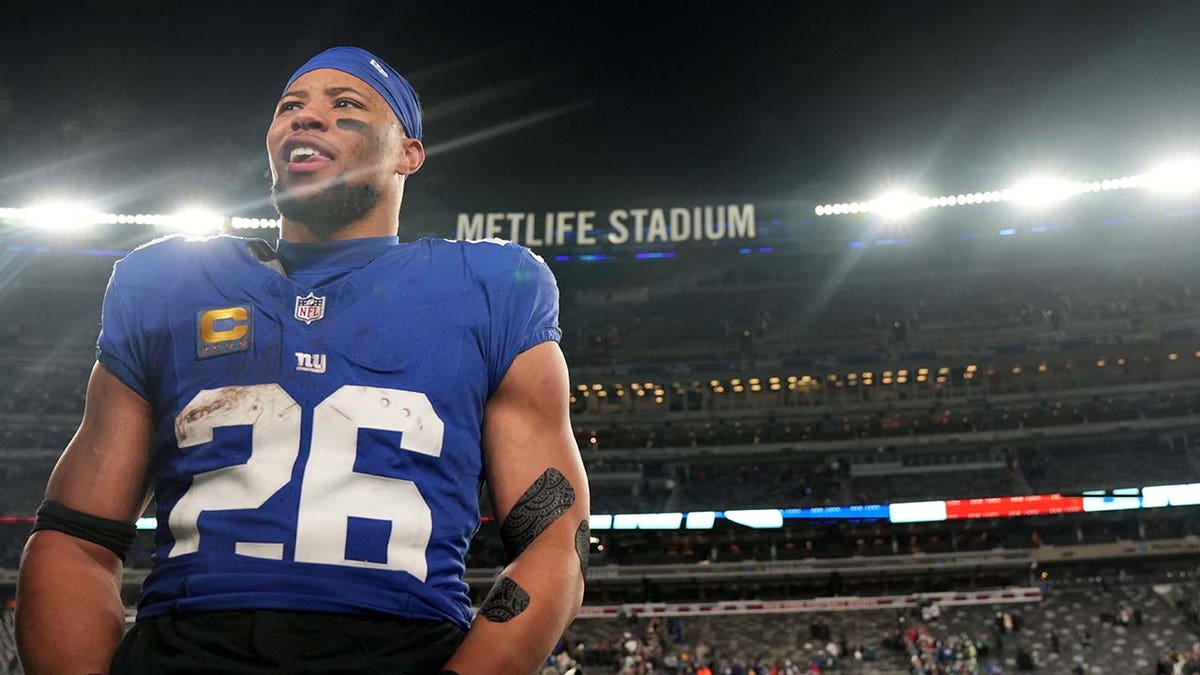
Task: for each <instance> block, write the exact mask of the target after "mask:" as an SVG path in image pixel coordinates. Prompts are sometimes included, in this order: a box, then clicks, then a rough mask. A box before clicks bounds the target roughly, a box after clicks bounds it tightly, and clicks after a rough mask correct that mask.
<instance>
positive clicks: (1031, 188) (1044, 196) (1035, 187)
mask: <svg viewBox="0 0 1200 675" xmlns="http://www.w3.org/2000/svg"><path fill="white" fill-rule="evenodd" d="M1080 191H1081V189H1080V186H1079V184H1078V183H1072V182H1071V181H1068V180H1063V179H1061V178H1052V177H1049V176H1037V177H1034V178H1028V179H1025V180H1022V181H1019V182H1018V183H1017V184H1016V185H1014V186H1013V187H1012V188H1010V189H1009V190H1008V193H1009V195H1008V197H1009V199H1011V200H1012V201H1014V202H1016V203H1017V204H1020V205H1022V206H1030V207H1034V208H1037V207H1041V206H1049V205H1051V204H1056V203H1058V202H1061V201H1063V200H1065V199H1067V198H1069V197H1071V196H1073V195H1076V194H1079V192H1080Z"/></svg>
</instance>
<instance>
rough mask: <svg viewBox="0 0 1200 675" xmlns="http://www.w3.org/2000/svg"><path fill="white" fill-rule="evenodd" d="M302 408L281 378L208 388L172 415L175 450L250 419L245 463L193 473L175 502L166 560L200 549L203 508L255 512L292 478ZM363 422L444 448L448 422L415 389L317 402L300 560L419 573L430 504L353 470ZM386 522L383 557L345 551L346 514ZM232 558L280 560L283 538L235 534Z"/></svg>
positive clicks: (428, 450)
mask: <svg viewBox="0 0 1200 675" xmlns="http://www.w3.org/2000/svg"><path fill="white" fill-rule="evenodd" d="M301 415H302V411H301V408H300V405H299V404H298V403H296V401H295V399H293V398H292V397H291V396H289V395H288V393H287V392H286V391H284V390H283V388H282V387H280V386H279V385H277V384H257V385H251V386H241V387H221V388H219V389H206V390H204V391H201V392H200V393H198V394H196V396H195V397H194V398H193V399H192V400H191V401H190V402H189V403H188V404H187V405H186V406H184V408H183V410H181V411H179V415H178V416H177V417H176V418H175V438H176V441H178V444H179V447H180V449H181V450H183V449H186V448H191V447H195V446H197V445H202V444H204V443H210V442H212V440H213V429H216V428H218V427H229V426H239V425H249V426H250V429H251V451H250V458H249V459H248V460H247V461H246V463H244V464H236V465H233V466H226V467H222V468H220V469H215V470H212V471H205V472H203V473H198V474H196V476H195V477H194V479H193V481H192V485H191V487H190V488H188V490H187V492H185V493H184V495H183V497H182V498H180V500H179V502H178V503H177V504H175V507H174V508H172V509H171V517H170V519H169V521H168V525H169V527H170V529H171V534H172V535H173V536H174V538H175V545H174V546H172V547H171V551H170V553H169V554H168V557H171V558H174V557H175V556H180V555H184V554H187V553H194V552H195V551H197V550H199V548H200V530H199V519H200V514H201V513H203V512H204V511H219V510H229V509H256V508H259V507H261V506H262V505H263V503H264V502H266V501H267V499H269V498H270V497H271V495H273V494H275V493H276V492H278V491H279V490H280V489H281V488H283V486H285V485H286V484H287V483H288V481H290V480H291V479H292V470H293V468H294V467H295V464H296V460H297V458H298V457H299V456H300V422H301ZM360 428H367V429H381V430H384V431H398V432H400V433H401V437H400V438H401V441H400V447H401V449H403V450H408V451H411V452H417V453H421V454H423V455H428V456H430V457H439V456H441V454H442V436H443V433H444V429H445V427H444V425H443V423H442V420H441V418H439V417H438V416H437V413H436V412H435V411H434V409H433V406H432V404H430V402H429V398H428V397H426V396H425V394H422V393H420V392H415V391H404V390H401V389H384V388H379V387H362V386H355V385H346V386H343V387H341V388H340V389H338V390H337V391H335V392H333V393H332V394H330V395H329V396H328V397H327V398H326V399H325V400H323V401H321V402H320V403H319V404H318V405H317V406H316V407H315V408H314V409H313V423H312V443H311V444H310V445H311V448H310V450H309V455H308V461H307V462H306V465H305V466H304V469H303V471H302V473H301V474H300V481H301V483H300V506H299V512H298V514H297V518H296V550H295V559H296V561H297V562H306V563H322V564H327V565H348V566H352V567H366V568H373V569H386V570H403V571H405V572H408V573H410V574H412V575H413V576H414V577H416V578H417V579H420V580H421V581H424V580H425V575H426V571H427V570H426V563H425V549H426V547H427V546H428V545H429V537H430V535H431V534H432V532H433V519H432V516H431V514H430V511H429V505H428V504H427V503H426V502H425V499H424V498H423V497H422V496H421V493H420V491H419V490H418V489H417V486H416V484H415V483H413V482H412V481H409V480H404V479H402V478H388V477H385V476H376V475H373V474H367V473H361V472H357V471H355V470H354V462H355V459H356V457H357V456H358V430H359V429H360ZM350 517H359V518H372V519H376V520H383V521H390V522H391V533H390V535H389V538H388V542H387V559H386V562H371V561H366V560H353V559H348V558H347V557H346V537H347V533H348V531H349V518H350ZM235 552H236V553H237V554H238V555H245V556H252V557H257V558H269V559H273V560H282V559H283V543H282V542H257V541H238V542H236V544H235Z"/></svg>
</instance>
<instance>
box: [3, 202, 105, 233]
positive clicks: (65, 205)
mask: <svg viewBox="0 0 1200 675" xmlns="http://www.w3.org/2000/svg"><path fill="white" fill-rule="evenodd" d="M18 214H19V215H18V219H19V220H20V221H21V222H23V223H25V224H26V225H29V226H31V227H36V228H39V229H43V230H51V231H57V232H77V231H79V230H84V229H87V228H89V227H91V226H93V225H97V224H99V223H102V222H106V220H108V219H107V218H106V214H103V213H100V212H98V211H93V210H92V209H89V208H87V207H85V206H83V205H82V204H77V203H73V202H63V201H53V202H43V203H41V204H37V205H34V206H31V207H29V208H25V209H20V210H19V211H18Z"/></svg>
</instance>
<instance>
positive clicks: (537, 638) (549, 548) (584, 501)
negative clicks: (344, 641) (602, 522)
mask: <svg viewBox="0 0 1200 675" xmlns="http://www.w3.org/2000/svg"><path fill="white" fill-rule="evenodd" d="M569 397H570V392H569V383H568V379H567V366H566V363H565V361H564V360H563V356H562V352H561V351H560V350H559V348H558V345H557V344H556V343H553V342H544V343H542V344H540V345H538V346H536V347H533V348H531V349H529V350H528V351H526V352H524V353H522V354H521V355H520V356H518V357H517V358H516V360H515V361H514V362H513V365H512V367H511V368H510V369H509V371H508V373H507V374H506V375H505V377H504V380H503V382H501V384H500V387H499V389H498V390H497V391H496V393H495V394H494V395H493V396H492V398H491V400H490V401H489V402H488V406H487V410H486V414H485V415H484V425H483V439H484V460H485V462H486V466H487V477H488V486H489V490H490V491H491V494H492V499H493V503H494V507H495V512H496V515H497V517H498V519H499V521H500V524H501V525H500V531H501V537H502V538H503V539H504V546H505V549H506V550H507V551H508V554H509V557H510V560H511V562H510V563H509V564H508V566H507V567H505V568H504V570H503V571H502V572H501V577H500V579H499V581H498V582H497V584H496V586H495V587H494V588H493V589H492V591H491V593H489V594H488V597H487V598H486V599H485V600H484V602H483V605H482V607H481V608H480V612H479V616H477V617H476V619H475V623H474V624H472V626H471V630H470V632H468V633H467V637H466V640H465V641H463V643H462V646H461V647H459V649H458V651H457V652H455V654H454V656H453V657H452V658H451V659H450V661H449V662H448V663H447V664H446V666H445V668H446V670H449V671H452V672H455V673H460V674H461V675H484V674H488V675H528V673H531V672H533V671H534V670H535V669H536V668H537V666H538V665H540V664H541V663H542V662H543V661H544V660H545V658H546V655H548V654H549V653H550V650H551V649H553V647H554V643H555V642H557V641H558V639H559V637H561V635H562V632H563V630H565V629H566V627H567V625H568V624H569V623H570V622H571V620H572V619H573V618H575V613H576V612H577V611H578V610H579V606H580V604H581V603H582V601H583V566H584V565H585V564H586V561H587V541H588V539H587V536H588V532H587V517H588V509H589V500H588V485H587V477H586V475H585V474H584V471H583V463H582V461H581V460H580V458H579V449H578V448H577V447H576V445H575V438H574V435H573V434H572V433H571V422H570V417H569V413H568V404H567V400H568V398H569Z"/></svg>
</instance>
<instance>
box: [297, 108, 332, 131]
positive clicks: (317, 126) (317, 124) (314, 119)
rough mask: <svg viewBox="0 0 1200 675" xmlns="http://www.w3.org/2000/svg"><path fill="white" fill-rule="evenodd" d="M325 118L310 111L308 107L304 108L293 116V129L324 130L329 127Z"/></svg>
mask: <svg viewBox="0 0 1200 675" xmlns="http://www.w3.org/2000/svg"><path fill="white" fill-rule="evenodd" d="M328 126H329V125H328V124H327V123H326V122H325V118H323V117H321V116H320V115H318V114H316V113H313V112H310V111H309V109H308V108H304V109H302V110H300V111H299V112H297V113H296V114H295V115H293V116H292V131H300V130H301V129H305V130H317V131H320V130H324V129H326V128H328Z"/></svg>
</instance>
